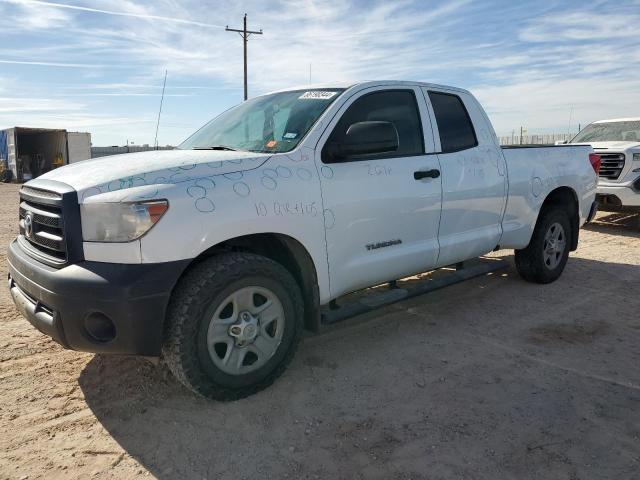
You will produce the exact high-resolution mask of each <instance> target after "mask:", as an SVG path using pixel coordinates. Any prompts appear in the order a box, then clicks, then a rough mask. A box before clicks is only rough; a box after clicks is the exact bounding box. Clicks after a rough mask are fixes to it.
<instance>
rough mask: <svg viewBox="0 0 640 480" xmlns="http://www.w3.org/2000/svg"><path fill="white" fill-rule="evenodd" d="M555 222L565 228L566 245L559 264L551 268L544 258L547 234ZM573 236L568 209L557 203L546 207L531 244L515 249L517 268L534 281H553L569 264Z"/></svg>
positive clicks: (539, 219)
mask: <svg viewBox="0 0 640 480" xmlns="http://www.w3.org/2000/svg"><path fill="white" fill-rule="evenodd" d="M554 224H560V226H562V229H563V230H564V237H565V238H564V240H565V247H564V251H563V252H562V255H561V257H560V260H559V262H558V264H557V265H555V266H554V267H553V268H550V267H549V266H548V265H547V264H546V263H545V259H544V249H545V235H546V234H547V232H548V231H549V229H550V228H551V226H552V225H554ZM571 238H573V231H572V230H571V220H570V218H569V214H568V212H567V210H566V209H565V208H563V207H561V206H556V205H551V206H549V207H547V208H545V209H544V210H543V211H542V212H540V216H539V217H538V221H537V222H536V226H535V229H534V231H533V235H532V236H531V241H530V242H529V245H527V247H526V248H523V249H522V250H516V251H515V260H516V269H517V270H518V273H519V274H520V276H521V277H522V278H523V279H525V280H526V281H528V282H534V283H551V282H554V281H555V280H557V279H558V277H560V275H561V274H562V272H563V271H564V267H565V265H566V264H567V259H568V258H569V250H570V248H571Z"/></svg>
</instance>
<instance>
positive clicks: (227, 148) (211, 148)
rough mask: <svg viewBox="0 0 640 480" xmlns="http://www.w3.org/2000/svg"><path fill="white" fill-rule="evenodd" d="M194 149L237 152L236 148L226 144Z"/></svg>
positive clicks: (195, 148)
mask: <svg viewBox="0 0 640 480" xmlns="http://www.w3.org/2000/svg"><path fill="white" fill-rule="evenodd" d="M193 149H194V150H228V151H230V152H236V151H237V150H236V149H235V148H231V147H227V146H226V145H213V146H211V147H193Z"/></svg>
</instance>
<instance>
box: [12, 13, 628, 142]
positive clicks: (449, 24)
mask: <svg viewBox="0 0 640 480" xmlns="http://www.w3.org/2000/svg"><path fill="white" fill-rule="evenodd" d="M244 12H247V13H248V15H249V27H250V28H252V29H257V28H262V29H263V30H264V35H262V36H253V37H251V39H250V40H249V94H250V96H251V95H256V94H259V93H264V92H267V91H270V90H274V89H278V88H283V87H287V86H292V85H304V84H307V83H308V82H309V65H310V64H311V80H312V82H313V83H321V82H324V81H352V80H371V79H407V80H408V79H412V80H422V81H428V82H434V83H444V84H450V85H456V86H461V87H464V88H467V89H469V90H471V91H472V92H473V93H474V94H476V96H477V97H478V98H479V99H480V101H481V102H482V103H483V104H484V105H485V108H486V109H487V111H488V113H489V115H490V117H491V119H492V121H493V122H494V125H495V127H496V130H497V132H498V134H499V135H508V134H510V132H511V130H512V129H517V128H519V127H520V125H524V126H525V127H527V128H528V130H529V132H530V133H537V132H553V131H557V132H566V131H567V130H568V129H569V128H571V130H575V129H576V128H577V124H578V123H582V124H583V125H584V124H586V123H588V122H590V121H593V120H598V119H602V118H612V117H624V116H640V34H639V33H638V31H639V28H640V27H639V26H640V0H635V1H633V0H629V1H595V2H590V3H589V2H584V1H580V2H578V1H575V2H574V1H565V2H545V1H538V2H513V1H505V2H502V1H468V0H453V1H448V2H430V1H415V2H412V1H404V0H400V1H396V2H389V1H386V2H385V1H362V0H360V1H358V0H328V1H320V0H317V1H312V0H306V1H304V0H303V1H286V0H285V1H273V0H255V1H254V0H249V1H245V2H215V1H207V2H202V1H195V0H156V1H142V0H95V1H77V2H64V1H63V0H61V1H60V2H45V1H20V0H0V45H2V49H1V50H0V128H2V127H8V126H14V125H20V126H38V127H62V128H67V129H69V130H79V131H90V132H91V133H92V135H93V143H94V145H117V144H118V145H123V144H124V143H125V142H126V140H127V139H129V141H135V142H136V143H138V144H142V143H150V144H151V143H153V138H154V134H155V126H156V124H155V122H156V116H157V112H158V106H159V101H160V93H161V90H162V79H163V75H164V71H165V69H166V70H168V72H169V73H168V80H167V91H166V96H165V102H164V107H163V117H162V122H161V125H160V132H159V143H160V144H161V145H164V144H177V143H179V142H180V141H181V140H183V139H184V138H186V137H187V136H188V135H189V134H190V133H191V132H192V131H194V130H195V129H196V128H198V127H199V126H200V125H201V124H203V123H204V122H206V121H207V120H208V119H209V118H211V117H213V116H215V115H216V114H218V113H219V112H220V111H222V110H224V109H226V108H228V107H229V106H231V105H234V104H236V103H238V102H240V101H241V100H242V42H241V39H240V37H239V36H238V35H237V34H235V33H229V32H225V31H224V26H225V25H229V26H231V27H236V28H237V27H239V26H241V23H242V15H243V13H244Z"/></svg>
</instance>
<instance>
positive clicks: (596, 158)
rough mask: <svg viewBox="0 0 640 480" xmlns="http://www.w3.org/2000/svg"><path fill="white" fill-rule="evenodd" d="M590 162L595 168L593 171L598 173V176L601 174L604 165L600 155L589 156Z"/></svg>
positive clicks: (591, 154) (592, 154)
mask: <svg viewBox="0 0 640 480" xmlns="http://www.w3.org/2000/svg"><path fill="white" fill-rule="evenodd" d="M589 162H591V166H592V167H593V171H594V172H596V175H599V174H600V165H601V164H602V159H601V158H600V155H598V154H597V153H590V154H589Z"/></svg>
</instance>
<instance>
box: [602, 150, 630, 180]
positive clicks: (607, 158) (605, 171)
mask: <svg viewBox="0 0 640 480" xmlns="http://www.w3.org/2000/svg"><path fill="white" fill-rule="evenodd" d="M597 153H598V155H600V159H601V165H600V178H606V179H608V180H616V179H617V178H619V177H620V174H621V173H622V170H623V169H624V153H600V152H597Z"/></svg>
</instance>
